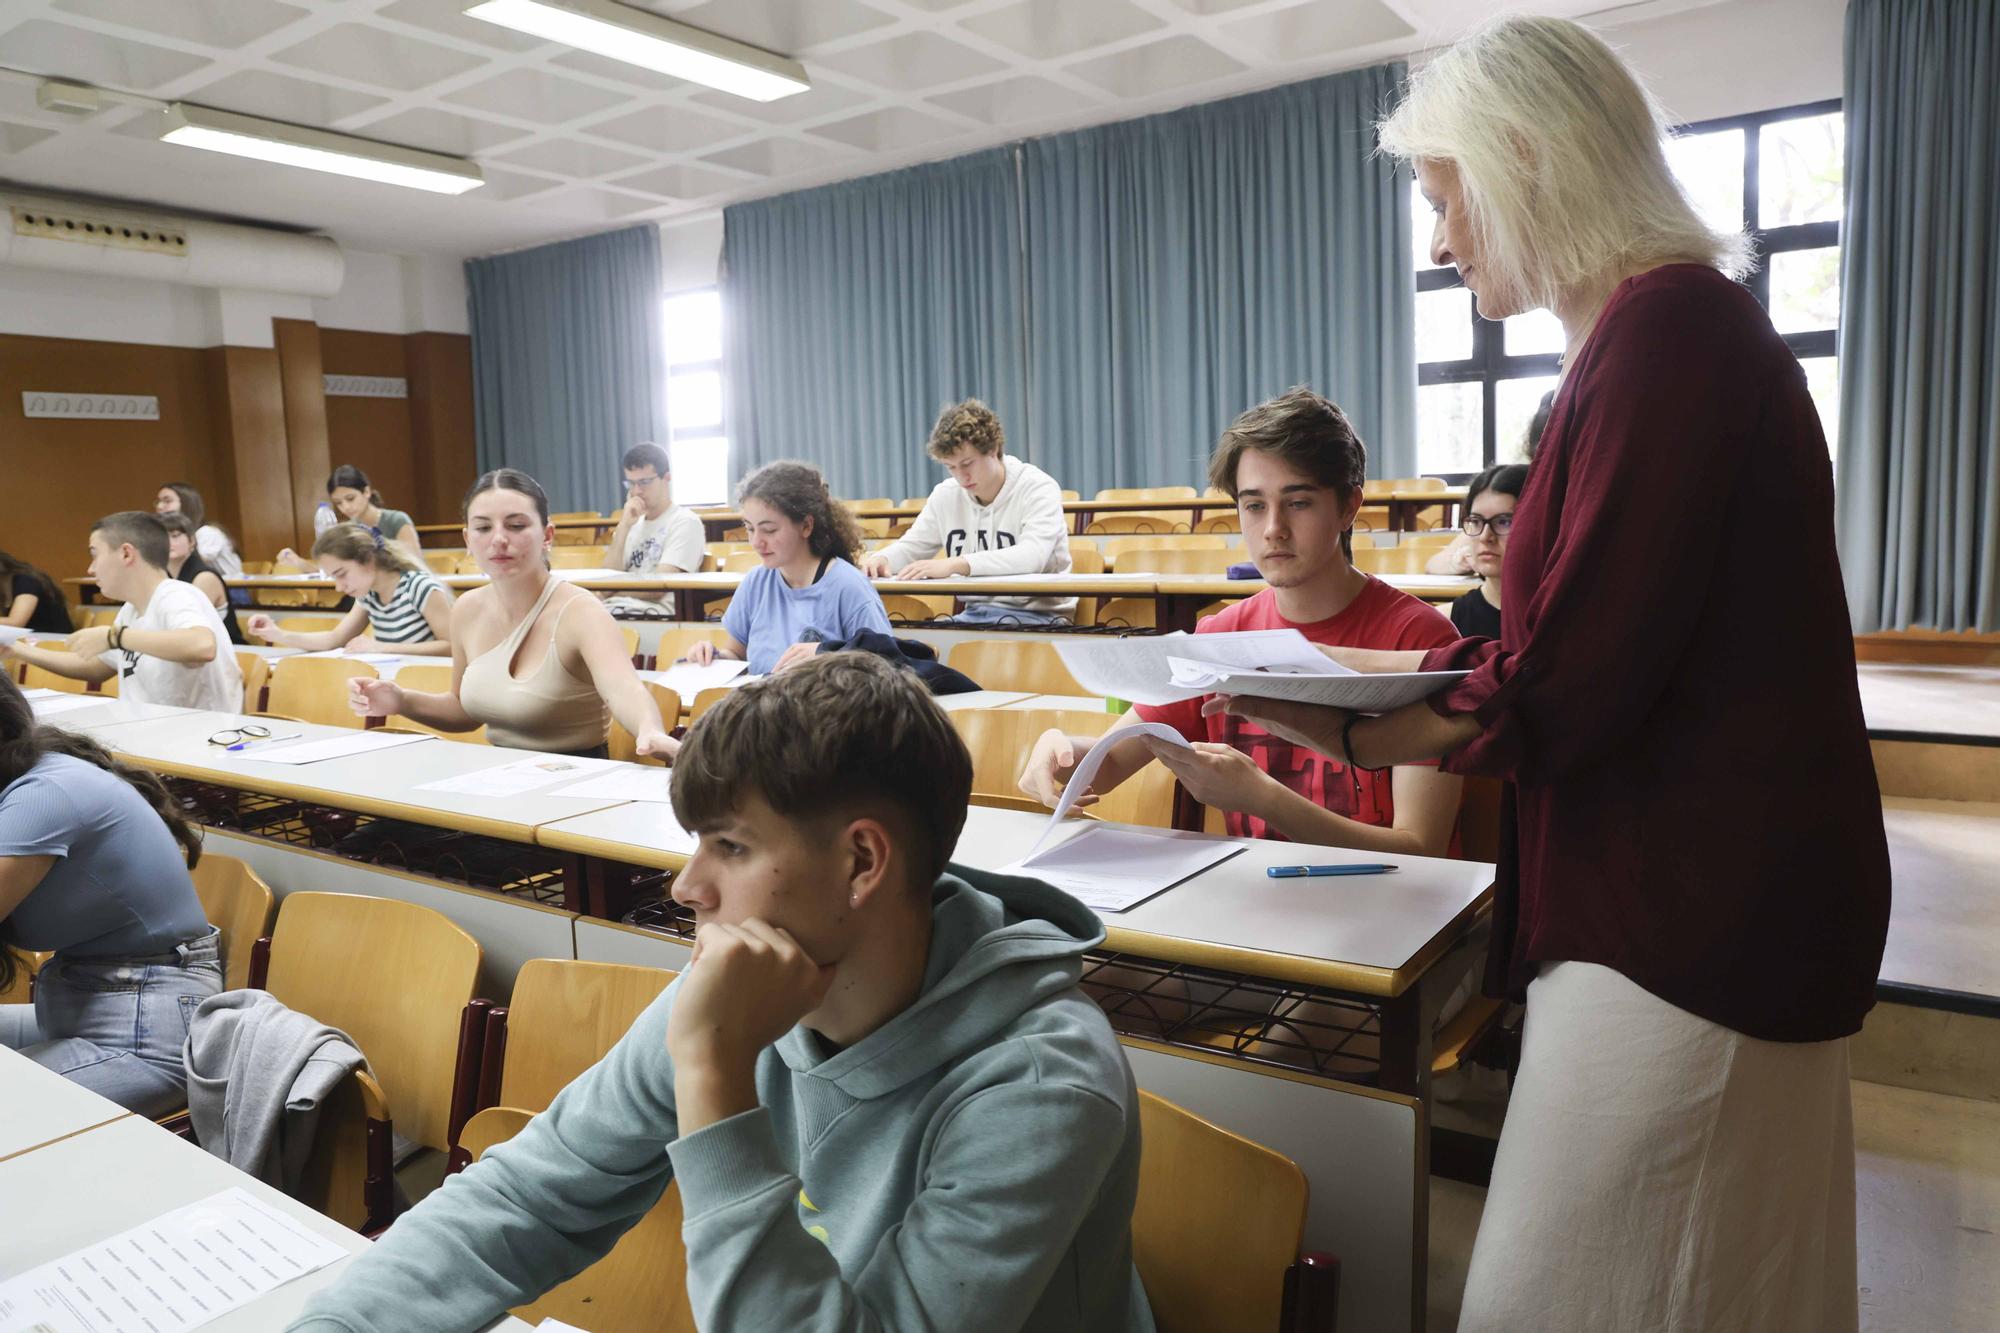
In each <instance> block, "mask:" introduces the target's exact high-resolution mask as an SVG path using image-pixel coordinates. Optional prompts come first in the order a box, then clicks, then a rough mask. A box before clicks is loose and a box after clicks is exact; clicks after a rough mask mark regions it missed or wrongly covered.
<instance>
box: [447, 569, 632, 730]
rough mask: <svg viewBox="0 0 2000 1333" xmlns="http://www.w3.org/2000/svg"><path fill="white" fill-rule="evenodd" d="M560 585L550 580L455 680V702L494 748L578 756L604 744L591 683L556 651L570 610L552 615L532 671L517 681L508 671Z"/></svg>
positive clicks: (597, 701)
mask: <svg viewBox="0 0 2000 1333" xmlns="http://www.w3.org/2000/svg"><path fill="white" fill-rule="evenodd" d="M561 586H562V580H560V579H554V578H552V579H550V580H549V582H548V586H547V587H545V588H543V589H542V595H541V596H540V597H538V598H536V599H535V604H534V606H533V607H531V608H529V611H528V614H527V615H525V616H523V617H522V618H521V623H520V624H518V625H516V626H514V631H513V633H511V634H509V635H508V636H507V637H506V638H505V639H504V640H502V641H501V642H500V644H499V645H498V646H497V647H494V648H491V649H488V650H487V651H486V652H483V653H481V654H480V655H479V656H478V657H475V658H473V659H472V660H471V661H470V662H467V663H466V664H465V674H464V675H463V676H461V677H460V678H459V682H458V701H459V703H460V704H461V705H463V706H464V708H465V711H466V712H467V713H469V714H471V715H472V716H473V717H474V718H476V719H478V720H479V721H481V722H484V723H485V724H486V734H487V736H488V737H489V738H490V739H491V740H492V742H493V743H494V744H495V745H509V746H512V747H514V748H515V749H519V750H547V751H551V752H560V753H564V754H576V753H579V752H581V751H585V750H592V749H595V748H597V747H598V746H600V745H602V744H604V736H605V712H604V700H603V698H602V697H600V696H599V695H598V693H597V687H596V686H595V685H593V684H591V683H590V682H589V681H587V680H578V679H577V678H576V677H575V676H573V675H571V674H570V673H569V671H568V669H566V668H565V667H564V666H563V664H562V655H561V654H560V653H559V652H557V651H556V636H557V631H559V630H560V629H561V628H562V618H563V616H564V614H566V613H567V612H568V611H569V607H568V606H564V607H563V609H562V610H561V611H558V612H556V618H555V623H554V624H552V625H550V626H549V647H548V651H547V652H545V653H543V654H542V660H541V661H540V662H537V663H536V664H535V668H534V670H532V671H530V672H529V673H528V674H527V675H526V676H525V677H522V678H521V679H519V680H516V679H515V678H514V677H513V675H512V674H511V673H510V671H509V668H510V667H511V666H512V665H513V663H514V654H515V652H516V651H518V650H519V649H520V647H521V640H522V639H524V638H526V637H527V635H528V630H529V628H530V627H531V626H533V625H534V623H535V621H536V619H538V618H539V617H540V616H541V614H542V608H543V607H545V606H547V605H548V604H549V598H550V597H551V596H553V595H554V594H555V590H556V589H557V588H559V587H561Z"/></svg>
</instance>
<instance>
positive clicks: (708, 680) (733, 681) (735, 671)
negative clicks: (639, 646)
mask: <svg viewBox="0 0 2000 1333" xmlns="http://www.w3.org/2000/svg"><path fill="white" fill-rule="evenodd" d="M749 669H750V664H749V663H748V662H744V661H740V660H738V659H736V658H731V657H718V658H716V659H715V660H714V661H713V662H710V663H709V664H708V665H707V666H696V665H695V664H694V663H692V662H675V663H674V664H673V665H672V666H670V667H668V668H667V669H666V670H664V671H648V672H646V673H645V676H646V679H647V680H650V681H652V682H653V683H654V684H656V685H664V686H666V687H667V688H668V689H670V690H672V691H673V692H674V693H675V694H678V695H679V696H680V697H681V698H682V699H686V700H692V699H693V698H694V697H695V696H696V695H697V694H700V693H701V692H702V691H703V690H713V689H719V688H721V687H723V686H728V685H738V684H741V683H742V682H741V681H739V680H738V679H737V677H738V676H741V675H742V674H743V673H744V672H746V671H748V670H749Z"/></svg>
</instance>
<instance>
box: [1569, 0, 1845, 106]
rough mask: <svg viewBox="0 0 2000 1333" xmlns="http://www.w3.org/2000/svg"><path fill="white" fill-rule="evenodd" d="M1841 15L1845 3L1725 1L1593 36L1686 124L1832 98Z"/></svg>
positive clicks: (1837, 80) (1836, 88) (1837, 84)
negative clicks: (1629, 66)
mask: <svg viewBox="0 0 2000 1333" xmlns="http://www.w3.org/2000/svg"><path fill="white" fill-rule="evenodd" d="M1846 14H1847V0H1731V2H1730V3H1727V4H1719V5H1710V6H1707V7H1705V8H1702V9H1693V10H1688V11H1686V12H1684V13H1680V14H1674V15H1670V16H1668V17H1666V18H1658V19H1648V20H1644V21H1641V22H1637V23H1627V24H1624V25H1621V26H1617V27H1611V26H1608V25H1604V26H1599V27H1598V31H1599V32H1601V33H1602V34H1603V35H1604V37H1605V39H1606V40H1607V41H1609V42H1610V43H1611V44H1612V45H1613V46H1615V47H1616V48H1618V50H1619V52H1620V54H1622V55H1623V56H1624V57H1625V58H1626V59H1627V60H1628V61H1630V62H1631V63H1632V65H1633V67H1634V68H1635V69H1637V70H1638V71H1639V73H1640V75H1641V77H1642V78H1644V79H1645V81H1646V86H1647V87H1649V88H1650V89H1652V92H1653V96H1654V97H1656V98H1658V99H1659V101H1660V103H1661V104H1662V105H1663V106H1664V107H1665V108H1666V110H1667V113H1668V115H1669V116H1671V117H1672V118H1673V119H1674V120H1676V121H1678V122H1680V123H1683V124H1686V123H1690V122H1693V121H1700V120H1714V119H1716V118H1718V117H1721V116H1740V115H1744V114H1746V113H1748V112H1752V111H1769V110H1771V109H1772V108H1774V107H1782V106H1797V105H1799V104H1800V103H1802V102H1818V101H1823V100H1825V99H1826V98H1829V97H1839V96H1840V93H1841V62H1842V59H1843V57H1842V42H1843V32H1844V26H1845V22H1846ZM1606 17H1607V19H1608V18H1610V17H1612V16H1609V15H1607V16H1606Z"/></svg>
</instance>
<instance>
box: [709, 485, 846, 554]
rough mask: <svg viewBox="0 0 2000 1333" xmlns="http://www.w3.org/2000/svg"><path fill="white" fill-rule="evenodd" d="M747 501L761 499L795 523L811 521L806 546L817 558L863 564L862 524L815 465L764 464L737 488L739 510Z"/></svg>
mask: <svg viewBox="0 0 2000 1333" xmlns="http://www.w3.org/2000/svg"><path fill="white" fill-rule="evenodd" d="M745 500H762V501H763V502H764V503H765V504H767V505H769V506H771V508H773V509H775V510H777V511H778V512H779V513H781V514H783V515H784V516H785V517H786V518H789V519H790V520H791V521H792V522H794V523H804V522H805V521H806V520H807V519H811V520H812V532H811V533H809V534H808V535H807V537H806V545H807V547H808V548H809V549H810V550H811V551H812V553H813V554H814V555H817V556H821V557H825V556H829V555H837V556H839V557H840V558H841V559H842V560H845V561H846V562H847V563H848V564H850V565H853V564H859V563H860V559H859V557H860V554H861V545H862V537H861V524H860V523H858V522H856V521H855V518H854V515H853V514H851V513H849V512H848V509H847V506H846V505H844V504H842V503H841V502H840V501H838V500H836V499H834V498H833V492H832V491H829V490H828V489H827V488H826V478H825V477H822V476H821V475H820V474H819V469H818V468H816V467H814V466H813V465H812V464H810V463H794V462H789V461H787V462H778V463H766V464H764V466H762V467H760V468H758V469H757V470H756V471H755V472H752V473H751V474H750V475H749V476H747V477H745V478H744V479H743V481H742V483H741V484H740V485H738V486H737V488H736V507H737V508H738V509H741V508H742V507H743V502H744V501H745Z"/></svg>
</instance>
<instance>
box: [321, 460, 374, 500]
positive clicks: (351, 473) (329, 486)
mask: <svg viewBox="0 0 2000 1333" xmlns="http://www.w3.org/2000/svg"><path fill="white" fill-rule="evenodd" d="M342 487H345V488H346V489H348V490H350V491H360V492H361V493H362V494H363V495H369V496H372V495H374V493H375V488H374V486H372V485H370V484H369V481H368V474H367V473H366V472H363V471H362V470H361V469H360V468H358V467H356V466H354V464H352V463H342V464H341V465H340V466H339V467H337V468H335V469H334V470H333V475H332V476H330V477H328V478H327V479H326V493H327V494H328V495H332V494H333V493H334V492H335V491H337V490H340V489H341V488H342Z"/></svg>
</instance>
